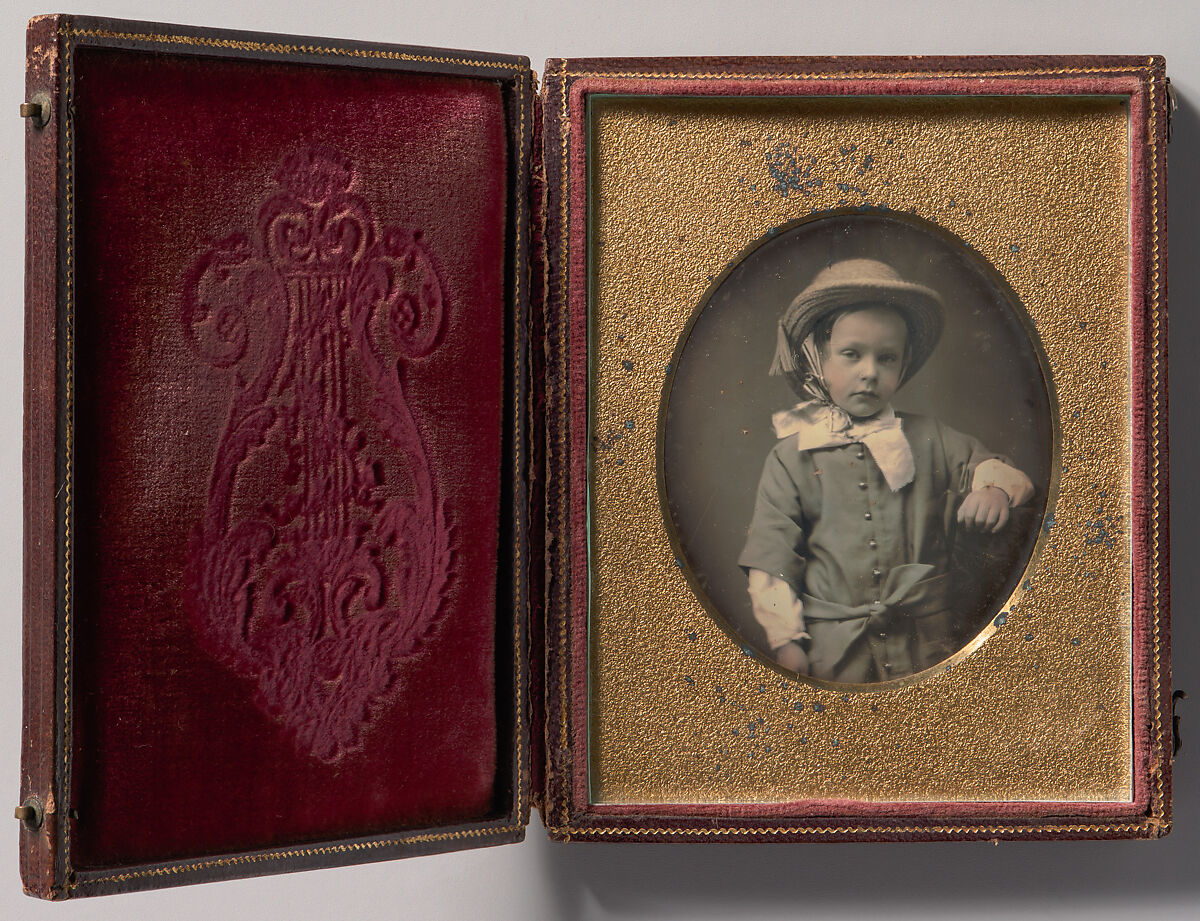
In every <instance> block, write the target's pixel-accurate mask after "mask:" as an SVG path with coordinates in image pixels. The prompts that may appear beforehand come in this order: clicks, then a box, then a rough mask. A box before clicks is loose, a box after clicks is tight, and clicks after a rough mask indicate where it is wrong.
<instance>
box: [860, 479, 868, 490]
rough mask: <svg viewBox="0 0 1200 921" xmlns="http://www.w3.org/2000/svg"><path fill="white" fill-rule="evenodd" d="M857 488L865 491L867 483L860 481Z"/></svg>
mask: <svg viewBox="0 0 1200 921" xmlns="http://www.w3.org/2000/svg"><path fill="white" fill-rule="evenodd" d="M858 488H859V489H866V488H867V482H866V480H863V481H861V482H860V483H859V484H858Z"/></svg>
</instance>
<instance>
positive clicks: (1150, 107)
mask: <svg viewBox="0 0 1200 921" xmlns="http://www.w3.org/2000/svg"><path fill="white" fill-rule="evenodd" d="M1145 60H1146V64H1145V65H1143V67H1144V69H1142V70H1141V73H1138V72H1137V71H1138V70H1139V68H1136V67H1134V66H1128V64H1127V62H1128V61H1129V59H1122V63H1125V64H1126V65H1127V66H1124V67H1120V68H1117V70H1118V71H1119V72H1118V73H1116V74H1108V73H1084V74H1082V75H1078V76H1075V75H1064V76H1051V77H1049V78H1047V77H1038V78H1033V77H1032V76H1020V75H1018V74H1012V75H1006V74H1003V73H1002V72H1000V71H992V72H991V73H992V74H994V75H990V76H983V75H982V72H981V74H980V75H979V76H975V75H972V76H965V75H962V74H961V73H960V74H957V75H955V76H942V75H938V74H937V73H936V72H933V73H930V74H928V75H926V74H919V75H914V76H906V77H901V76H899V75H897V76H895V77H887V78H865V79H855V78H849V77H848V78H837V77H824V78H822V79H812V80H802V79H801V80H797V79H779V80H771V79H765V80H764V79H746V78H745V77H744V76H740V75H731V76H729V77H728V78H727V79H713V80H698V79H695V78H694V77H693V78H690V79H689V78H688V77H687V75H686V74H680V75H679V76H678V77H665V76H664V77H661V78H660V77H649V78H646V77H622V76H618V75H613V76H608V75H603V76H594V75H587V76H580V77H577V78H575V79H574V80H572V81H571V82H569V84H568V92H569V98H568V110H567V111H568V117H569V144H570V147H569V160H568V163H567V164H566V165H565V171H566V173H565V176H564V185H565V186H566V187H567V191H566V193H565V195H566V197H567V198H568V200H569V223H568V226H567V227H564V232H565V233H566V234H567V238H568V239H569V240H571V241H575V245H572V246H569V247H568V254H569V257H568V264H567V265H566V266H564V267H563V268H564V270H565V274H566V275H567V282H566V285H567V287H566V291H567V295H566V296H567V304H566V309H567V317H566V323H567V325H568V328H569V333H568V337H569V342H570V354H569V356H568V368H569V369H570V371H569V376H570V379H569V381H568V382H567V387H568V390H569V394H570V396H569V401H570V409H569V423H568V438H569V441H568V445H567V451H568V456H567V462H568V466H569V468H570V477H569V479H570V494H569V502H570V548H571V549H570V561H571V565H570V572H569V581H570V585H569V589H568V593H569V597H570V599H572V601H573V602H576V603H573V604H571V608H572V613H571V615H570V616H569V630H570V634H569V655H570V660H571V662H570V669H569V675H570V680H571V686H570V689H569V690H570V710H571V721H570V726H571V728H570V737H569V745H570V746H571V748H572V751H573V758H572V759H571V766H570V777H569V788H570V792H569V800H570V804H569V806H568V808H567V809H566V811H565V814H567V815H571V816H572V818H574V819H576V820H577V821H578V820H582V819H585V817H595V819H597V820H598V819H602V818H603V817H612V819H613V820H615V821H616V823H617V824H622V818H624V819H625V820H627V821H628V820H631V819H633V817H634V816H637V817H640V819H641V820H640V821H637V822H636V823H635V824H634V825H631V826H630V827H631V828H632V827H639V826H644V825H646V824H647V820H648V819H650V818H651V817H652V816H653V817H656V818H661V819H665V820H667V821H668V822H669V823H670V824H671V825H672V826H678V827H679V828H685V827H687V824H688V822H687V820H688V819H694V820H700V821H701V822H703V824H705V825H709V826H711V824H712V820H713V819H717V818H726V819H733V820H737V821H738V823H739V824H741V823H746V824H754V823H756V822H760V821H764V820H772V821H774V820H780V819H784V820H786V819H792V820H800V821H797V822H795V823H794V824H795V825H796V827H797V830H802V829H803V828H804V826H811V825H812V824H813V823H812V822H811V821H803V820H811V819H812V818H814V817H818V816H819V817H821V823H822V824H824V825H828V824H830V819H833V820H834V821H837V820H838V819H851V818H869V819H889V818H893V819H894V818H908V819H910V820H913V821H912V822H911V823H910V827H907V828H904V827H897V828H895V829H893V830H891V831H887V830H884V829H874V830H869V833H868V834H867V835H865V836H866V837H887V838H896V837H922V838H927V837H949V835H946V834H943V833H941V832H938V831H936V830H935V829H932V828H930V829H928V830H927V831H926V830H924V829H923V828H922V826H930V825H934V824H936V823H941V822H945V821H946V820H948V819H950V818H951V817H955V818H957V817H963V818H974V819H981V818H994V819H996V820H998V821H1000V822H1014V821H1019V820H1023V819H1038V818H1043V819H1044V818H1047V817H1050V816H1056V817H1070V818H1072V819H1075V820H1080V821H1088V822H1097V823H1103V822H1105V821H1106V820H1107V821H1110V822H1116V821H1118V820H1125V821H1127V822H1128V821H1137V820H1139V819H1144V818H1145V817H1146V816H1147V813H1148V812H1151V811H1154V812H1155V813H1158V812H1159V809H1158V808H1156V809H1154V810H1151V807H1152V805H1155V804H1157V805H1158V806H1159V807H1161V808H1162V816H1163V818H1155V817H1151V818H1150V819H1149V820H1148V821H1147V827H1148V828H1150V830H1149V831H1145V832H1140V833H1138V832H1133V833H1132V834H1134V835H1138V836H1145V835H1146V834H1162V833H1165V829H1166V828H1169V815H1170V811H1169V779H1166V778H1164V777H1163V775H1162V774H1161V773H1159V774H1156V773H1155V772H1154V764H1155V763H1156V762H1157V761H1158V760H1160V759H1162V758H1163V753H1162V751H1161V746H1162V744H1163V743H1162V738H1163V725H1162V724H1163V720H1164V716H1163V713H1164V705H1163V701H1164V700H1166V701H1167V702H1168V705H1169V700H1170V690H1169V667H1168V668H1165V669H1161V670H1160V671H1159V672H1158V673H1157V695H1156V687H1155V675H1156V673H1155V659H1156V656H1157V655H1158V653H1159V650H1161V649H1163V648H1165V643H1166V617H1165V611H1166V610H1168V608H1169V588H1168V585H1167V580H1166V577H1165V576H1166V566H1165V555H1166V554H1165V549H1166V540H1165V534H1166V527H1165V525H1166V503H1165V501H1156V500H1155V495H1154V494H1153V484H1152V476H1153V477H1157V478H1158V481H1159V482H1160V484H1161V485H1160V489H1159V494H1160V496H1161V497H1163V499H1165V495H1166V478H1165V465H1164V470H1163V472H1162V473H1161V475H1160V474H1159V473H1158V471H1157V467H1158V462H1157V460H1156V457H1155V456H1154V454H1153V453H1152V452H1153V450H1154V443H1153V440H1154V439H1155V438H1157V440H1158V444H1159V448H1160V450H1162V451H1163V453H1164V454H1165V450H1166V431H1165V425H1161V424H1159V423H1158V422H1157V421H1156V419H1157V417H1161V418H1162V419H1165V407H1166V399H1165V396H1166V395H1165V382H1159V377H1160V370H1161V368H1162V367H1165V359H1166V328H1165V326H1166V324H1165V303H1163V302H1162V300H1163V299H1161V298H1160V297H1159V295H1158V289H1159V288H1160V286H1162V281H1161V279H1162V278H1165V271H1164V270H1165V254H1164V256H1163V257H1161V258H1160V256H1159V253H1158V240H1157V237H1156V236H1155V234H1157V235H1162V234H1164V233H1165V207H1164V203H1163V195H1162V186H1163V185H1164V183H1163V179H1162V178H1159V177H1164V176H1165V170H1164V167H1165V157H1164V151H1163V149H1162V144H1161V143H1160V142H1159V139H1158V137H1157V135H1159V134H1160V133H1161V132H1160V131H1156V130H1154V126H1155V125H1156V124H1157V122H1156V119H1161V118H1162V115H1161V113H1160V112H1159V109H1161V108H1162V104H1161V100H1159V99H1156V97H1155V95H1154V81H1155V74H1156V71H1157V69H1158V68H1161V60H1160V59H1149V58H1147V59H1145ZM1156 64H1157V67H1156ZM1064 69H1065V68H1064ZM1084 69H1085V70H1086V68H1084ZM1111 69H1113V68H1102V67H1098V68H1096V70H1111ZM1038 72H1039V73H1046V72H1047V71H1041V70H1040V71H1038ZM1050 72H1052V71H1050ZM565 76H566V78H567V79H570V77H571V73H570V71H569V70H568V71H567V72H566V75H565ZM1161 92H1162V88H1161V86H1160V87H1159V93H1160V94H1161ZM592 93H597V94H600V93H604V94H622V95H652V96H667V95H671V96H741V95H755V96H765V95H791V96H814V95H822V96H835V95H854V96H860V95H905V96H910V95H958V96H996V95H1086V96H1091V95H1103V96H1125V97H1128V98H1129V100H1130V115H1129V118H1130V126H1131V133H1130V176H1131V187H1130V240H1131V249H1132V251H1131V262H1130V320H1131V323H1132V330H1131V332H1132V344H1133V356H1132V365H1131V381H1132V383H1133V393H1132V394H1131V396H1132V403H1133V417H1132V439H1133V481H1134V484H1135V485H1134V489H1133V495H1132V546H1133V639H1132V642H1133V671H1134V674H1133V692H1134V693H1133V714H1132V724H1133V761H1134V763H1133V778H1134V793H1133V798H1132V800H1131V801H1129V802H1118V803H1096V802H1052V803H1046V802H977V803H956V802H922V803H908V802H905V803H863V802H859V801H852V800H838V799H821V800H803V801H796V802H789V803H772V804H765V805H764V804H719V805H718V804H713V805H707V804H702V805H696V804H681V805H673V804H672V805H653V806H647V805H632V806H626V805H612V806H601V805H595V804H591V803H589V796H588V765H589V763H590V759H589V755H588V661H587V656H588V636H587V634H588V625H587V615H586V611H587V607H588V598H589V590H588V567H589V553H588V551H589V548H588V537H587V531H588V529H587V518H588V503H587V474H588V445H587V419H588V405H589V404H588V398H587V393H588V344H587V333H588V321H587V312H588V311H587V300H588V277H587V247H586V244H585V241H586V240H587V233H588V228H587V211H588V209H587V194H588V184H587V182H586V180H585V177H586V175H587V126H586V100H587V96H588V95H590V94H592ZM553 104H554V100H553V98H551V100H550V102H549V103H548V105H553ZM1144 125H1150V126H1151V131H1150V132H1149V133H1146V132H1139V131H1138V128H1139V127H1140V126H1144ZM563 128H564V130H567V126H566V125H564V126H563ZM1151 157H1154V158H1155V160H1156V161H1157V162H1151ZM1152 178H1153V179H1154V180H1156V181H1155V185H1156V187H1155V188H1151V187H1150V185H1151V182H1152ZM1148 246H1150V247H1153V249H1152V250H1151V251H1148V249H1147V247H1148ZM1160 313H1161V314H1162V315H1161V316H1160ZM1148 347H1149V348H1152V349H1154V350H1155V352H1156V355H1157V358H1152V357H1150V356H1149V354H1148V351H1147V349H1148ZM1160 363H1161V364H1160ZM1156 382H1159V383H1161V392H1160V393H1159V394H1158V405H1157V406H1155V396H1156V394H1155V387H1156ZM1155 516H1157V517H1158V519H1159V521H1160V522H1161V525H1160V527H1159V529H1158V530H1159V532H1161V534H1162V535H1164V537H1163V539H1162V545H1163V546H1162V549H1161V550H1160V554H1161V556H1162V558H1163V559H1162V561H1161V562H1160V561H1159V560H1158V559H1156V558H1155V553H1154V546H1153V538H1154V537H1155V535H1154V534H1152V529H1153V528H1154V520H1153V519H1154V517H1155ZM1156 576H1157V577H1158V578H1159V583H1158V585H1157V588H1158V602H1159V610H1161V611H1162V612H1164V616H1163V617H1162V618H1161V619H1160V620H1159V621H1158V624H1157V630H1156V618H1155V610H1156V609H1155V602H1156V598H1155V588H1156V584H1155V577H1156ZM1152 707H1153V708H1154V710H1153V711H1152V710H1151V708H1152ZM1156 778H1157V779H1156ZM1152 786H1154V787H1156V789H1152ZM562 793H563V794H564V795H565V794H567V791H566V790H563V791H562ZM1164 798H1167V800H1168V802H1167V803H1166V805H1165V806H1163V805H1162V803H1163V800H1164ZM1152 799H1153V800H1154V801H1155V803H1152ZM618 817H621V818H618ZM671 820H674V821H671ZM583 824H584V825H585V826H587V825H591V824H592V822H590V821H585V822H584V823H583ZM692 824H696V823H695V822H693V823H692ZM789 824H791V823H789ZM1058 828H1060V829H1062V831H1061V832H1057V831H1056V830H1055V829H1052V828H1048V829H1046V830H1045V831H1039V830H1037V829H1035V830H1032V831H1031V832H1030V836H1033V837H1051V836H1059V835H1060V834H1061V835H1063V836H1072V837H1109V836H1121V837H1128V836H1130V834H1131V833H1130V832H1129V831H1122V830H1120V829H1113V830H1112V831H1111V832H1109V833H1107V834H1106V833H1105V831H1104V829H1103V828H1101V827H1099V826H1091V827H1088V826H1078V827H1076V828H1075V829H1072V827H1071V826H1058ZM560 831H566V832H567V834H568V835H569V836H570V837H582V836H586V835H587V832H588V829H587V827H579V828H571V829H560ZM962 831H963V832H964V833H965V834H963V835H954V837H964V836H966V837H971V836H974V837H991V836H993V835H992V834H991V832H992V831H995V830H994V829H992V830H986V829H980V830H979V831H978V833H977V834H972V833H971V830H970V829H962ZM616 833H617V834H619V831H618V832H616ZM668 833H669V832H668ZM743 840H744V839H743Z"/></svg>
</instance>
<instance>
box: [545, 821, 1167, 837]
mask: <svg viewBox="0 0 1200 921" xmlns="http://www.w3.org/2000/svg"><path fill="white" fill-rule="evenodd" d="M1158 824H1159V823H1156V822H1153V821H1150V822H1145V823H1138V822H1126V823H1116V824H1110V825H1105V824H1091V825H1086V824H1081V825H934V826H919V825H855V826H850V825H827V826H823V827H819V828H814V827H798V828H797V827H792V828H785V827H774V828H745V827H742V826H736V825H722V826H719V827H716V828H713V827H707V828H666V827H661V826H660V827H649V828H647V827H643V828H622V827H619V826H604V827H600V828H588V827H586V826H578V825H565V826H558V825H555V826H551V827H550V829H549V830H550V831H551V832H553V833H555V834H558V835H567V836H571V835H575V836H589V835H593V836H600V837H660V836H661V837H674V836H684V837H709V836H717V837H729V836H733V837H754V836H758V835H786V836H790V837H804V836H810V835H840V836H843V837H855V836H859V835H869V834H894V833H897V832H912V831H919V832H927V833H929V834H936V835H982V836H987V837H997V836H1000V835H1014V834H1016V835H1024V834H1031V833H1035V832H1056V833H1063V834H1069V833H1076V834H1082V833H1095V832H1131V831H1139V830H1141V829H1149V828H1153V827H1157V825H1158Z"/></svg>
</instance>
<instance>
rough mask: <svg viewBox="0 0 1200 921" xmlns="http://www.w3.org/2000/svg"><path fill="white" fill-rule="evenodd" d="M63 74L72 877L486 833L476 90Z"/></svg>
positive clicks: (497, 242) (494, 736) (486, 327)
mask: <svg viewBox="0 0 1200 921" xmlns="http://www.w3.org/2000/svg"><path fill="white" fill-rule="evenodd" d="M75 73H76V77H77V95H76V106H77V112H78V116H77V137H76V141H77V148H76V150H77V153H76V158H75V160H76V164H77V200H76V212H75V213H76V219H75V227H74V235H75V242H76V246H77V252H78V256H77V279H76V330H75V335H76V354H77V359H76V367H75V370H74V376H75V383H76V387H77V399H76V404H75V418H76V420H77V430H76V439H75V451H74V458H75V487H74V495H73V499H74V502H75V508H76V519H75V529H74V534H73V538H72V539H73V541H74V546H75V560H76V570H75V585H74V602H75V612H76V614H75V620H74V623H73V625H72V629H73V631H74V638H75V642H74V644H73V645H74V650H75V661H74V668H75V685H74V692H73V693H74V706H75V723H74V726H73V732H74V740H75V750H74V752H73V759H72V772H73V778H72V791H73V793H72V803H71V806H72V807H73V808H74V809H75V810H76V811H77V813H78V818H77V819H76V820H75V821H74V822H73V823H72V841H71V857H72V860H73V862H74V863H75V864H76V865H78V866H80V867H99V866H120V865H127V864H130V863H136V862H141V861H149V860H155V859H165V858H174V857H188V856H193V855H198V854H205V853H220V852H231V851H239V850H246V849H252V848H257V847H265V846H272V845H278V844H285V843H291V842H298V841H306V840H321V839H328V838H332V837H342V836H353V835H365V834H372V833H379V832H384V831H390V830H395V829H401V828H412V827H421V826H428V825H440V824H448V823H452V822H457V821H466V820H471V819H478V818H483V817H485V816H486V815H489V814H490V813H492V812H493V811H494V810H495V809H496V808H498V807H499V806H500V805H501V803H502V798H503V797H504V796H505V795H507V790H506V782H505V781H503V780H501V779H500V774H499V773H498V765H501V764H503V763H504V762H505V759H506V758H507V757H508V755H507V751H506V749H507V745H504V744H503V743H502V742H500V741H499V739H500V735H501V734H500V733H499V732H498V719H499V717H498V715H497V713H498V709H497V701H496V700H495V693H494V687H495V667H496V664H495V663H496V646H495V635H496V610H497V605H496V579H495V572H496V565H497V551H498V541H499V525H500V522H501V515H502V514H503V512H502V509H501V505H500V471H501V466H502V420H503V418H504V413H505V412H507V406H506V404H505V402H504V391H505V387H504V321H503V313H504V310H503V298H504V273H505V255H504V241H505V196H506V159H505V143H506V137H505V122H504V111H503V105H502V99H501V95H500V92H499V89H498V87H497V86H495V85H494V84H490V83H488V82H486V81H479V80H473V79H467V78H446V77H425V76H414V75H400V74H389V73H386V72H381V71H380V72H376V71H370V70H365V69H364V70H348V69H345V68H318V67H304V66H298V65H271V64H262V63H250V62H230V61H223V62H217V61H212V60H205V59H201V58H175V57H159V56H154V55H148V54H140V53H137V54H135V53H126V52H107V51H96V50H85V51H82V52H80V54H79V56H78V59H77V61H76V64H75Z"/></svg>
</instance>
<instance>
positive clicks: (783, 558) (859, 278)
mask: <svg viewBox="0 0 1200 921" xmlns="http://www.w3.org/2000/svg"><path fill="white" fill-rule="evenodd" d="M944 315H945V305H944V303H943V300H942V297H941V295H939V293H938V292H937V291H935V290H934V289H933V288H932V287H929V286H927V285H925V284H922V283H919V282H917V281H913V280H910V279H907V278H905V277H904V276H902V275H901V273H900V272H899V271H897V270H896V269H895V268H893V267H892V266H890V265H888V264H886V263H884V262H882V261H878V260H875V259H869V258H852V259H844V260H841V261H838V262H835V263H833V264H832V265H828V266H827V267H825V268H823V269H822V270H821V271H819V272H818V273H817V274H816V276H815V277H814V278H813V279H812V281H811V283H810V284H808V285H807V286H806V287H805V288H804V289H803V290H801V291H800V292H799V294H797V295H796V296H795V298H794V300H792V302H791V304H790V305H789V306H788V307H787V309H786V310H785V311H784V312H783V314H782V316H781V317H780V319H779V324H778V337H777V346H776V353H775V357H774V361H773V362H772V363H771V365H770V368H769V373H770V374H771V375H774V376H780V377H783V378H784V379H785V380H786V381H787V383H788V384H789V386H790V387H791V389H792V390H793V391H794V392H795V393H796V395H797V396H799V397H800V402H799V403H797V404H796V405H795V406H793V407H790V408H787V409H783V410H781V411H779V412H776V413H774V415H773V417H772V423H773V428H774V434H775V436H776V438H777V441H776V443H775V445H774V447H773V448H772V449H771V450H770V452H769V454H768V455H767V458H766V462H765V464H764V466H763V470H762V474H761V477H760V479H759V482H758V490H757V496H756V499H755V504H754V510H753V517H752V519H751V521H750V526H749V530H748V533H747V538H746V541H745V546H744V548H743V549H742V551H741V554H740V556H739V557H738V560H737V562H738V565H739V566H740V567H741V569H742V570H743V571H744V572H745V574H746V578H747V583H746V585H747V588H748V591H749V596H750V602H751V606H752V611H753V616H754V619H755V620H756V621H757V623H758V625H759V626H760V627H761V628H762V631H763V632H764V633H765V635H766V642H767V645H768V646H769V648H770V654H771V656H772V658H773V659H774V660H775V661H776V662H777V663H778V664H779V665H780V666H781V667H783V668H785V669H788V670H791V671H793V672H796V673H798V674H801V675H808V676H812V677H814V678H817V679H821V680H825V681H831V682H839V683H851V684H862V683H874V682H882V681H890V680H894V679H900V678H904V677H907V676H910V675H913V674H916V673H918V672H921V671H924V670H926V669H929V668H932V667H934V666H936V665H938V664H939V663H942V662H944V661H946V660H947V659H948V658H950V657H951V656H952V655H953V654H954V653H955V652H956V651H957V650H958V649H960V648H961V647H962V645H963V643H964V642H965V640H966V639H967V637H966V636H964V629H965V627H964V624H963V622H962V618H961V616H960V614H961V612H959V611H957V610H956V609H955V598H954V595H953V592H952V590H951V589H952V586H951V573H950V569H951V561H952V557H953V554H954V550H955V545H956V542H957V541H959V540H961V539H963V537H964V536H966V535H973V536H975V537H980V536H982V537H984V539H986V538H987V537H988V536H989V535H994V534H998V533H1000V532H1002V531H1003V530H1004V529H1005V527H1006V525H1007V524H1008V522H1009V518H1010V514H1011V513H1012V510H1013V509H1016V508H1017V507H1019V506H1021V505H1023V504H1025V503H1027V502H1029V501H1030V499H1031V498H1032V497H1033V496H1034V494H1035V486H1034V484H1033V482H1032V481H1031V479H1030V477H1029V476H1027V475H1026V474H1025V473H1024V472H1022V471H1021V470H1020V469H1018V467H1017V466H1016V465H1015V464H1014V462H1013V461H1011V460H1009V459H1008V457H1007V456H1006V455H1005V454H1004V453H1002V452H997V451H996V450H993V449H994V448H997V447H999V448H1001V449H1004V448H1005V447H1006V446H1005V445H992V446H985V445H984V444H983V443H981V442H980V441H979V440H978V439H976V438H975V437H973V436H972V435H971V434H969V433H964V432H960V431H957V430H955V429H954V428H951V427H950V426H949V425H946V424H945V423H943V422H941V421H939V419H937V418H935V417H933V416H930V415H922V414H915V413H905V412H898V411H896V410H895V409H893V407H892V399H893V396H894V395H895V394H896V392H897V391H898V390H899V389H900V388H902V387H903V386H904V385H905V384H906V383H907V382H908V381H909V380H910V379H911V378H912V377H913V376H914V375H915V374H916V373H917V372H918V371H919V370H920V369H921V367H922V365H923V364H924V363H925V362H926V360H927V359H928V358H929V357H930V356H931V355H932V354H933V352H934V350H935V349H936V348H937V346H938V342H939V339H940V338H941V334H942V329H943V324H944ZM967 358H968V360H969V356H967Z"/></svg>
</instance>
